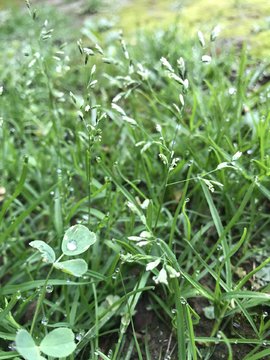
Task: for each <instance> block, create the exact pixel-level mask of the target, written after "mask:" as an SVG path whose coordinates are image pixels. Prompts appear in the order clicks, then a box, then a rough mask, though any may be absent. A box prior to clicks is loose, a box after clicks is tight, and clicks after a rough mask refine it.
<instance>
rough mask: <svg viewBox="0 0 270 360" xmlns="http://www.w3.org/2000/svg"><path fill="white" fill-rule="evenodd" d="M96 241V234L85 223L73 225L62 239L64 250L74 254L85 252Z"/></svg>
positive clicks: (67, 253)
mask: <svg viewBox="0 0 270 360" xmlns="http://www.w3.org/2000/svg"><path fill="white" fill-rule="evenodd" d="M95 241H96V234H95V233H93V232H91V231H89V230H88V229H87V227H85V226H83V225H75V226H71V227H70V228H69V229H68V231H67V232H66V233H65V236H64V239H63V241H62V251H63V253H64V254H65V255H69V256H73V255H79V254H81V253H83V252H85V251H86V250H87V249H88V248H89V247H90V246H91V245H93V244H94V242H95Z"/></svg>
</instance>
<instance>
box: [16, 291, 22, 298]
mask: <svg viewBox="0 0 270 360" xmlns="http://www.w3.org/2000/svg"><path fill="white" fill-rule="evenodd" d="M21 297H22V294H21V292H20V291H18V292H17V294H16V298H17V299H20V298H21Z"/></svg>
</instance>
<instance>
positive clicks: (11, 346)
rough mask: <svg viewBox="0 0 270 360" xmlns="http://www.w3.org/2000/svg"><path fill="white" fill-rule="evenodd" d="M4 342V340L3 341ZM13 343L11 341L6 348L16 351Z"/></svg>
mask: <svg viewBox="0 0 270 360" xmlns="http://www.w3.org/2000/svg"><path fill="white" fill-rule="evenodd" d="M4 340H5V339H4ZM15 345H16V344H15V342H14V341H13V342H12V343H11V344H9V345H8V348H9V349H10V351H16V350H17V348H16V346H15Z"/></svg>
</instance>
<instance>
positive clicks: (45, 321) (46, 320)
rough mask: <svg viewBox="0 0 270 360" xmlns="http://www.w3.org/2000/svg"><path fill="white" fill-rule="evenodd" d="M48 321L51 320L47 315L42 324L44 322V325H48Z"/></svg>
mask: <svg viewBox="0 0 270 360" xmlns="http://www.w3.org/2000/svg"><path fill="white" fill-rule="evenodd" d="M48 322H49V319H48V318H46V317H44V318H43V319H42V320H41V324H43V325H47V324H48Z"/></svg>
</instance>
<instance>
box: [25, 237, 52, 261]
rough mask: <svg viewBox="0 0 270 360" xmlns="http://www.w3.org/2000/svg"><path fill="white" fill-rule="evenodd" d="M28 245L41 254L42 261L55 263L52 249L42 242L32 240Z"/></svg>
mask: <svg viewBox="0 0 270 360" xmlns="http://www.w3.org/2000/svg"><path fill="white" fill-rule="evenodd" d="M29 245H30V246H32V247H33V248H35V249H37V250H38V251H40V252H41V258H42V261H44V262H45V263H53V262H54V261H55V253H54V251H53V249H52V248H51V247H50V246H49V245H47V244H46V243H45V242H44V241H41V240H34V241H31V242H30V243H29Z"/></svg>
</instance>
